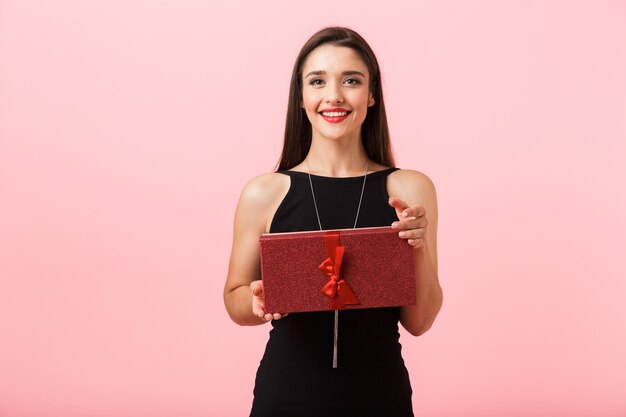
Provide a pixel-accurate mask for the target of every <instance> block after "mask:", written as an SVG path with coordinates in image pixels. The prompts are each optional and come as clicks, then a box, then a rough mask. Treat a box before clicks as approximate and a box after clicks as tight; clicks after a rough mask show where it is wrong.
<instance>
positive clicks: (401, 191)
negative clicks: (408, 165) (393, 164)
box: [387, 169, 437, 205]
mask: <svg viewBox="0 0 626 417" xmlns="http://www.w3.org/2000/svg"><path fill="white" fill-rule="evenodd" d="M387 190H388V193H389V196H390V197H397V198H399V199H401V200H403V201H405V202H406V203H407V204H416V203H417V204H422V205H427V204H428V203H430V204H436V202H437V200H436V199H437V192H436V189H435V184H434V182H433V181H432V180H431V179H430V177H429V176H428V175H426V174H424V173H423V172H420V171H416V170H413V169H399V170H397V171H394V172H392V173H391V174H389V176H388V180H387Z"/></svg>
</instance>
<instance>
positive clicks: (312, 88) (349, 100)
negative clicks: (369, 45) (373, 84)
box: [302, 44, 374, 139]
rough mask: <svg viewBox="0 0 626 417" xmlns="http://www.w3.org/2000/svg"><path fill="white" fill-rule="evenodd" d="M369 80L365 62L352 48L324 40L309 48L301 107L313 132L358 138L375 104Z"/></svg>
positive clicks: (315, 133) (314, 134) (303, 75)
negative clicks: (322, 43) (370, 109)
mask: <svg viewBox="0 0 626 417" xmlns="http://www.w3.org/2000/svg"><path fill="white" fill-rule="evenodd" d="M369 81H370V80H369V73H368V70H367V66H366V65H365V63H364V62H363V61H362V60H361V58H360V56H359V55H358V54H357V53H356V52H355V51H354V50H352V49H351V48H348V47H345V46H334V45H330V44H325V45H321V46H319V47H317V48H315V49H314V50H313V51H311V53H310V54H309V56H308V57H307V58H306V60H305V61H304V64H303V66H302V86H303V87H302V107H303V108H304V109H305V110H306V114H307V117H308V118H309V121H310V122H311V127H312V128H313V132H312V133H313V136H314V137H315V136H316V135H321V136H323V137H326V138H331V139H339V138H343V137H353V136H356V137H358V138H360V134H361V125H362V124H363V121H364V120H365V116H366V114H367V108H368V107H369V106H372V105H373V104H374V98H373V97H372V94H371V93H370V91H369Z"/></svg>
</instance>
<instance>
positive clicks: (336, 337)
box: [304, 158, 370, 368]
mask: <svg viewBox="0 0 626 417" xmlns="http://www.w3.org/2000/svg"><path fill="white" fill-rule="evenodd" d="M304 162H306V167H307V173H308V174H309V184H311V195H312V196H313V205H314V206H315V214H316V215H317V222H318V224H319V225H320V230H323V229H322V222H321V221H320V213H319V211H318V209H317V203H316V202H315V192H314V191H313V181H312V180H311V169H310V167H309V161H307V160H306V159H305V160H304ZM369 162H370V161H369V158H368V159H367V162H366V165H365V176H364V177H363V186H362V187H361V196H360V197H359V206H358V207H357V209H356V218H355V219H354V226H353V228H354V229H356V222H357V220H359V212H360V211H361V202H362V201H363V191H364V190H365V180H366V179H367V168H368V167H369ZM338 337H339V310H335V331H334V338H333V368H336V367H337V339H338Z"/></svg>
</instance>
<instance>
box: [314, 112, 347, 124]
mask: <svg viewBox="0 0 626 417" xmlns="http://www.w3.org/2000/svg"><path fill="white" fill-rule="evenodd" d="M350 113H352V112H346V115H345V116H324V115H323V114H322V113H320V116H322V118H323V119H324V120H326V121H327V122H329V123H341V122H343V121H344V120H346V118H347V117H348V115H349V114H350Z"/></svg>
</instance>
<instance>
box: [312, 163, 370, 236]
mask: <svg viewBox="0 0 626 417" xmlns="http://www.w3.org/2000/svg"><path fill="white" fill-rule="evenodd" d="M304 162H306V166H307V173H308V174H309V184H310V185H311V195H312V196H313V205H314V206H315V214H316V215H317V223H318V224H319V226H320V230H324V229H323V228H322V222H321V220H320V213H319V210H318V209H317V202H316V201H315V192H314V191H313V181H312V180H311V169H310V167H309V161H307V160H306V159H305V160H304ZM369 162H370V161H369V158H368V159H367V161H366V162H365V176H364V177H363V186H362V187H361V196H360V197H359V205H358V207H357V209H356V217H355V219H354V226H353V227H352V228H353V229H356V223H357V221H358V220H359V212H360V211H361V202H362V201H363V191H365V181H366V180H367V172H368V170H367V169H368V167H369Z"/></svg>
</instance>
